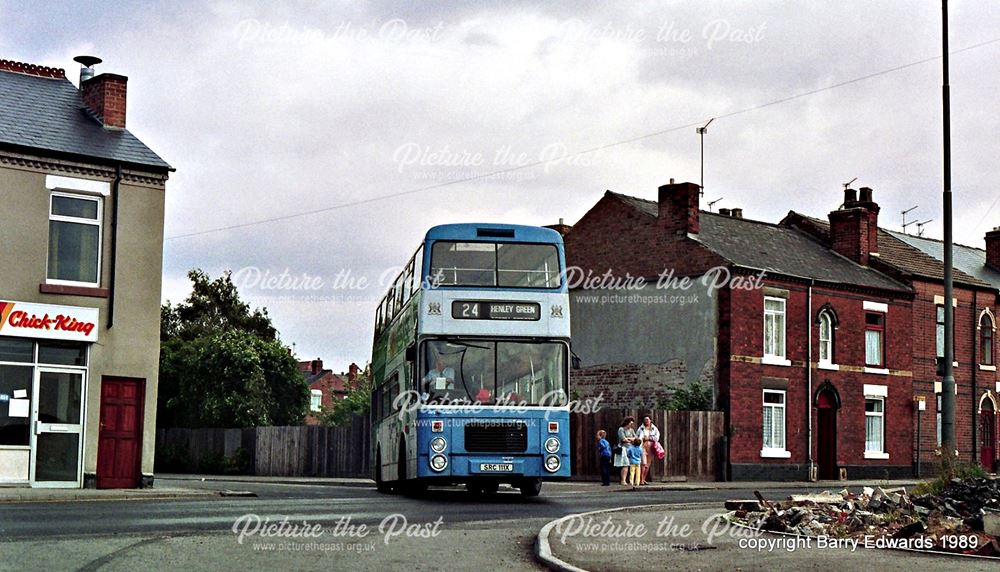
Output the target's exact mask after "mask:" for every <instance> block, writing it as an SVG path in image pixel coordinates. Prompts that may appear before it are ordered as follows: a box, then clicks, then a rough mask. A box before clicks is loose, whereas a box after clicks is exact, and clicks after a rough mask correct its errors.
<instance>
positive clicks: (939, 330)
mask: <svg viewBox="0 0 1000 572" xmlns="http://www.w3.org/2000/svg"><path fill="white" fill-rule="evenodd" d="M936 321H937V325H936V327H935V328H934V331H935V333H936V340H937V357H939V358H940V357H944V306H938V307H937V320H936Z"/></svg>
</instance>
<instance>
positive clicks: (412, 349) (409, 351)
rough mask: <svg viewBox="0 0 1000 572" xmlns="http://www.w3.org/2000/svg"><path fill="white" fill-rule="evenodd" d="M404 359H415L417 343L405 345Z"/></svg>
mask: <svg viewBox="0 0 1000 572" xmlns="http://www.w3.org/2000/svg"><path fill="white" fill-rule="evenodd" d="M406 361H417V345H416V344H411V345H409V346H407V347H406Z"/></svg>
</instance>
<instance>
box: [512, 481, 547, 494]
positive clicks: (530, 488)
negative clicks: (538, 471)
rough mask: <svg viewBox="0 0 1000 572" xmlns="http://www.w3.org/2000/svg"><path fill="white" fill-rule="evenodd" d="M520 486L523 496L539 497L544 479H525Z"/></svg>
mask: <svg viewBox="0 0 1000 572" xmlns="http://www.w3.org/2000/svg"><path fill="white" fill-rule="evenodd" d="M518 488H520V489H521V496H522V497H537V496H538V493H540V492H542V479H524V480H523V481H521V486H520V487H518Z"/></svg>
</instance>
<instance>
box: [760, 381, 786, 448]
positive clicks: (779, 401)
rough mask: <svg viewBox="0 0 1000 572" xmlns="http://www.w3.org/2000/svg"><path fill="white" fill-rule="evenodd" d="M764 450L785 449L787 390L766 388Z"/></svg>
mask: <svg viewBox="0 0 1000 572" xmlns="http://www.w3.org/2000/svg"><path fill="white" fill-rule="evenodd" d="M762 448H763V449H764V452H766V451H768V450H771V451H784V450H785V392H784V391H781V390H777V389H765V390H764V445H763V447H762Z"/></svg>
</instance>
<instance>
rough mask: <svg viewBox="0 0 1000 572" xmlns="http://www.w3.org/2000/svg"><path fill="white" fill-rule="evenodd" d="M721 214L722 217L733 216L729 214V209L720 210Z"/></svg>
mask: <svg viewBox="0 0 1000 572" xmlns="http://www.w3.org/2000/svg"><path fill="white" fill-rule="evenodd" d="M719 214H720V215H722V216H732V215H730V213H729V209H719Z"/></svg>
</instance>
